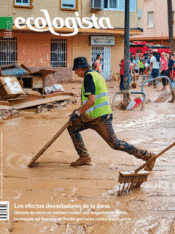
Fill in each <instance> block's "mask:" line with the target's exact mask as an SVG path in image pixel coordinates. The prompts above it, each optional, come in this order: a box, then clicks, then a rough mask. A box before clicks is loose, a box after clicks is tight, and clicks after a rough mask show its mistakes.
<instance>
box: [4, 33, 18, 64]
mask: <svg viewBox="0 0 175 234" xmlns="http://www.w3.org/2000/svg"><path fill="white" fill-rule="evenodd" d="M13 63H17V38H13V37H12V38H4V37H0V65H7V64H13Z"/></svg>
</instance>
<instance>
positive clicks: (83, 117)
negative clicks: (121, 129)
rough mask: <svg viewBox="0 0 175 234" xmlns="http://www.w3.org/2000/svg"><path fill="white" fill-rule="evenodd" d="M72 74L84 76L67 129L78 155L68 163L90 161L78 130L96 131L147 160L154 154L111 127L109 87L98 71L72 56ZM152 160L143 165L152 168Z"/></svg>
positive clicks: (113, 146)
mask: <svg viewBox="0 0 175 234" xmlns="http://www.w3.org/2000/svg"><path fill="white" fill-rule="evenodd" d="M73 70H74V71H75V74H77V75H78V76H79V77H82V78H83V79H84V81H83V85H82V93H81V107H80V108H79V109H78V110H75V111H74V112H73V113H72V115H71V116H70V126H69V127H68V132H69V134H70V136H71V139H72V141H73V144H74V146H75V149H76V151H77V153H78V155H79V159H77V161H75V162H73V163H71V166H82V165H85V164H88V163H90V162H91V157H90V156H89V154H88V151H87V149H86V147H85V145H84V142H83V139H82V137H81V134H80V132H81V131H83V130H86V129H92V130H95V131H96V132H97V133H98V134H99V135H100V136H101V137H102V138H103V139H104V140H105V141H106V142H107V143H108V145H109V146H110V147H112V148H113V149H115V150H121V151H125V152H127V153H129V154H132V155H134V156H135V157H137V158H139V159H142V160H144V161H148V160H149V159H150V158H151V157H153V156H154V153H150V152H148V151H147V150H142V149H138V148H136V147H135V146H134V145H131V144H128V143H127V142H125V141H122V140H119V139H118V138H117V137H116V135H115V133H114V130H113V127H112V117H113V116H112V110H111V106H110V104H109V97H108V89H107V85H106V82H105V80H104V78H103V76H102V75H101V74H99V73H98V72H97V71H94V70H91V69H90V66H89V64H88V61H87V59H86V58H85V57H78V58H75V59H74V65H73ZM154 163H155V160H154V161H152V163H151V164H149V165H148V166H147V168H145V169H146V170H152V169H153V167H154Z"/></svg>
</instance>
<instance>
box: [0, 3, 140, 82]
mask: <svg viewBox="0 0 175 234" xmlns="http://www.w3.org/2000/svg"><path fill="white" fill-rule="evenodd" d="M124 3H125V1H123V0H84V1H83V0H59V1H54V0H4V1H3V3H0V17H12V18H13V27H12V30H11V31H10V30H7V29H3V28H2V27H1V29H0V65H5V64H11V63H19V64H24V65H25V66H27V67H29V68H33V69H35V68H43V67H45V68H49V69H50V68H52V69H55V70H56V71H57V73H55V74H54V78H55V79H57V80H65V81H67V80H71V79H75V78H76V75H75V74H74V72H72V65H73V59H74V58H75V57H78V56H85V57H87V59H88V61H89V63H90V64H92V63H93V62H94V61H95V58H96V56H97V54H99V53H100V54H102V57H103V58H102V66H103V72H102V74H103V75H104V77H105V79H106V80H110V79H111V76H112V74H114V73H116V72H118V71H119V62H120V59H122V58H123V56H124ZM141 12H143V0H130V28H131V30H130V33H131V35H138V34H140V33H141V32H140V28H142V14H141ZM1 19H2V18H1Z"/></svg>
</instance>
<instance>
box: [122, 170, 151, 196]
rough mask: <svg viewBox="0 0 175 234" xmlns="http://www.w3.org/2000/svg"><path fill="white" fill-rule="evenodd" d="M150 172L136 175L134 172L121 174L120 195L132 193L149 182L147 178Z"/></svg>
mask: <svg viewBox="0 0 175 234" xmlns="http://www.w3.org/2000/svg"><path fill="white" fill-rule="evenodd" d="M148 175H149V172H147V171H139V172H138V173H135V172H134V171H131V172H119V179H118V182H119V183H120V185H119V191H118V195H122V194H126V193H128V192H131V191H132V190H133V189H134V188H138V187H140V185H141V184H142V183H143V182H144V181H147V177H148Z"/></svg>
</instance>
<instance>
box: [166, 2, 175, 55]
mask: <svg viewBox="0 0 175 234" xmlns="http://www.w3.org/2000/svg"><path fill="white" fill-rule="evenodd" d="M167 3H168V28H169V47H170V50H171V51H172V52H174V41H173V14H172V0H167Z"/></svg>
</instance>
